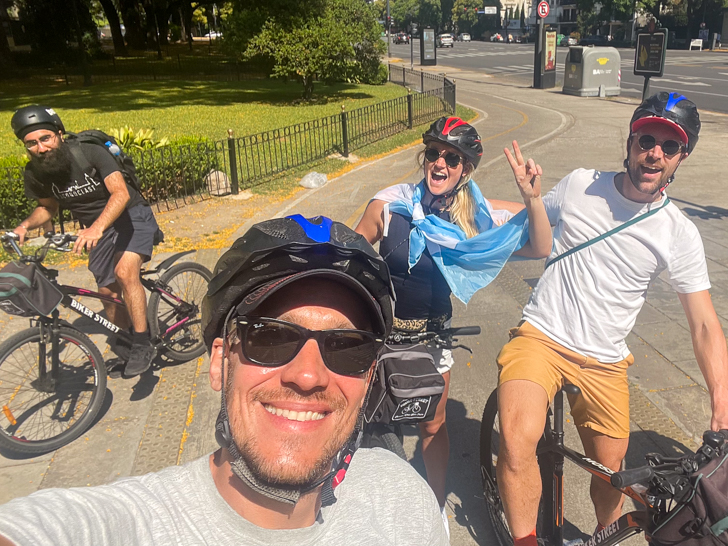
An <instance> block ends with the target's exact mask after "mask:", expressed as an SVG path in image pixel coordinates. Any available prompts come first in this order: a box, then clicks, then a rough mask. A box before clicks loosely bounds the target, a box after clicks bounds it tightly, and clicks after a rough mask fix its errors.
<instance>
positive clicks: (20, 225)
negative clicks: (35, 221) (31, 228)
mask: <svg viewBox="0 0 728 546" xmlns="http://www.w3.org/2000/svg"><path fill="white" fill-rule="evenodd" d="M18 227H21V228H23V229H24V230H25V231H28V228H27V227H25V226H24V225H23V224H22V223H21V224H19V225H18Z"/></svg>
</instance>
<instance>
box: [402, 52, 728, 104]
mask: <svg viewBox="0 0 728 546" xmlns="http://www.w3.org/2000/svg"><path fill="white" fill-rule="evenodd" d="M413 45H414V47H413V58H414V66H415V68H418V67H419V58H420V56H419V40H414V41H413ZM533 49H534V45H533V44H504V43H491V42H455V45H454V47H452V48H438V50H437V62H438V66H442V67H454V68H459V69H464V70H476V71H482V72H483V73H485V74H488V75H491V76H493V77H495V78H508V79H511V80H512V79H517V80H519V81H522V82H523V83H524V84H529V83H531V82H532V81H533ZM618 51H619V55H620V57H621V65H622V94H623V95H624V96H628V97H635V98H639V97H640V96H641V95H642V86H643V82H644V78H643V77H642V76H635V75H634V74H633V67H634V50H633V49H618ZM567 52H568V48H566V47H559V48H558V51H557V56H556V69H557V78H556V85H557V87H561V85H562V82H563V76H564V63H565V61H566V55H567ZM391 53H392V57H397V58H400V59H402V60H403V61H404V62H405V64H406V63H407V61H409V59H410V46H408V45H394V44H392V46H391ZM650 90H651V91H652V92H657V91H678V92H680V93H682V94H684V95H685V96H687V97H689V98H690V99H691V100H692V101H694V102H695V103H696V104H697V105H698V107H699V108H704V109H707V110H712V111H715V112H723V113H728V53H721V52H712V51H685V50H668V51H667V59H666V61H665V74H664V76H663V77H662V78H652V79H651V82H650Z"/></svg>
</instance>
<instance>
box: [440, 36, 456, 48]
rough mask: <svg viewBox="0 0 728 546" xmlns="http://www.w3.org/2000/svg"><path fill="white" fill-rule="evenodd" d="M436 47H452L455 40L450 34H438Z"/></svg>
mask: <svg viewBox="0 0 728 546" xmlns="http://www.w3.org/2000/svg"><path fill="white" fill-rule="evenodd" d="M436 43H437V47H453V46H454V45H455V41H454V40H453V39H452V34H440V35H439V36H438V37H437V42H436Z"/></svg>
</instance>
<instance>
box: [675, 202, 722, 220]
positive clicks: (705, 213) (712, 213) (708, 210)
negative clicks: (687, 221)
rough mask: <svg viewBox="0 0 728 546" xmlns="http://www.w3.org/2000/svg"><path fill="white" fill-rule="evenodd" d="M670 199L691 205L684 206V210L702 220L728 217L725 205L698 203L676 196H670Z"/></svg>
mask: <svg viewBox="0 0 728 546" xmlns="http://www.w3.org/2000/svg"><path fill="white" fill-rule="evenodd" d="M670 200H672V201H675V202H676V203H681V204H683V205H689V206H687V207H683V208H682V211H683V212H684V213H685V214H687V215H688V216H696V217H698V218H700V219H701V220H720V219H722V218H725V217H728V209H724V208H723V207H714V206H712V205H698V204H697V203H691V202H690V201H685V200H683V199H677V198H675V197H670Z"/></svg>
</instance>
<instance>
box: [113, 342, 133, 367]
mask: <svg viewBox="0 0 728 546" xmlns="http://www.w3.org/2000/svg"><path fill="white" fill-rule="evenodd" d="M109 349H111V351H112V352H113V353H114V354H115V355H116V356H118V357H119V360H121V361H123V362H127V361H128V360H129V354H130V353H131V341H130V340H129V339H127V338H125V337H112V338H110V339H109Z"/></svg>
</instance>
